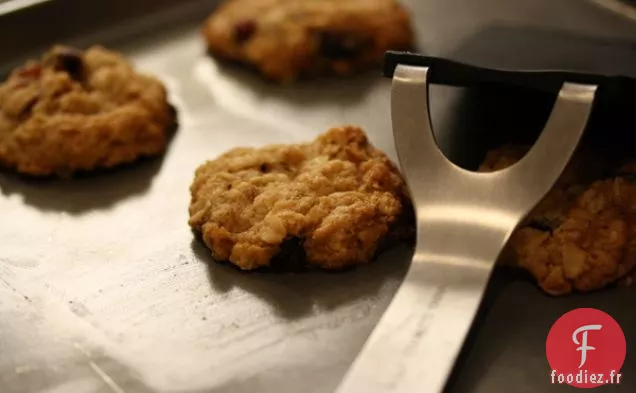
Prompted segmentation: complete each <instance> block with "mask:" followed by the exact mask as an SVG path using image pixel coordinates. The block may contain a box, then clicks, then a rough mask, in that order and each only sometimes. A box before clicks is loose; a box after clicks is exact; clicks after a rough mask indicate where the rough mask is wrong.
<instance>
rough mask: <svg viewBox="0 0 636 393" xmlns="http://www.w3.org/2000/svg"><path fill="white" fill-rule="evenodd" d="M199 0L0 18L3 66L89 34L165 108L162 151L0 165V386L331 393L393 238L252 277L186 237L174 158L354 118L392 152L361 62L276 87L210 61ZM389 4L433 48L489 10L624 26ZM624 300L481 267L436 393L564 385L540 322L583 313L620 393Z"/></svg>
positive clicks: (479, 7) (597, 17)
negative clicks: (454, 369) (459, 349)
mask: <svg viewBox="0 0 636 393" xmlns="http://www.w3.org/2000/svg"><path fill="white" fill-rule="evenodd" d="M88 3H90V4H92V5H90V6H89V5H87V4H88ZM215 3H216V2H215V1H181V2H170V1H149V0H148V1H142V0H136V1H135V0H129V1H127V2H124V1H119V0H118V1H91V2H79V1H72V0H68V1H64V0H52V1H48V2H44V3H42V4H41V5H39V6H33V7H30V8H29V9H28V10H27V9H25V10H23V11H16V12H15V13H12V14H8V15H4V16H2V17H0V68H1V69H2V70H5V71H6V70H7V69H9V68H10V67H11V66H13V65H15V64H17V63H19V62H21V61H22V60H24V58H25V57H27V56H30V55H32V54H35V53H38V52H39V51H40V50H41V49H42V48H44V47H45V46H47V45H49V44H51V43H53V42H56V41H58V42H59V41H63V42H68V43H77V44H81V45H86V44H90V43H103V44H107V45H109V46H111V47H114V48H118V49H120V50H122V51H124V52H125V53H127V54H128V55H129V56H130V57H131V59H132V60H133V61H134V62H135V63H136V65H137V66H138V67H139V68H140V69H141V70H144V71H146V72H149V73H153V74H155V75H157V76H158V77H160V78H161V79H162V80H163V81H164V82H165V83H166V85H167V86H168V88H169V90H170V94H171V100H172V102H173V103H174V104H175V105H176V107H177V108H178V112H179V121H180V127H179V130H178V131H177V133H176V135H175V137H174V139H173V140H172V142H171V144H170V147H169V150H168V152H167V154H166V155H165V157H163V158H161V159H156V160H150V161H145V162H142V163H139V164H138V165H133V166H130V167H127V168H123V169H121V170H116V171H112V172H109V173H104V174H99V175H96V176H88V177H83V178H80V179H75V180H72V181H32V180H26V179H23V178H20V177H17V176H13V175H11V174H7V173H2V174H0V190H1V193H0V392H2V393H18V392H20V393H23V392H24V393H26V392H29V393H31V392H46V393H66V392H88V393H92V392H98V393H102V392H109V393H130V392H141V393H154V392H170V393H172V392H192V393H195V392H233V393H242V392H255V391H262V392H264V393H274V392H275V393H299V392H303V393H312V392H315V393H326V392H330V391H332V390H333V389H334V388H335V387H336V386H337V384H338V382H339V380H340V378H341V377H342V376H343V375H344V373H345V372H346V370H347V368H348V366H349V365H350V363H351V361H352V360H353V358H354V357H355V355H356V354H357V352H358V351H359V349H360V348H361V346H362V344H363V343H364V341H365V340H366V338H367V336H368V335H369V333H370V332H371V330H372V328H373V326H374V324H375V323H376V322H377V320H378V319H379V317H380V315H381V314H382V312H383V310H384V309H385V307H386V306H387V304H388V302H389V300H390V298H391V296H392V294H393V293H394V291H395V290H396V288H397V286H398V285H399V282H400V280H401V278H402V277H403V274H404V273H405V271H406V268H407V266H408V262H409V257H410V250H409V249H408V248H406V247H397V248H396V249H393V250H391V251H390V252H388V253H386V254H385V255H383V256H382V257H381V258H380V259H379V260H378V261H377V263H374V264H371V265H369V266H366V267H363V268H360V269H357V270H355V271H352V272H347V273H343V274H321V273H310V274H309V273H308V274H301V275H271V274H269V275H264V274H244V273H240V272H237V271H235V270H233V269H230V268H228V267H225V266H220V265H217V264H214V263H210V260H209V258H208V253H207V251H206V249H205V248H204V247H203V246H202V245H201V244H199V242H197V241H196V240H195V239H194V237H193V235H192V233H191V232H190V230H189V228H188V226H187V219H188V215H187V206H188V202H189V191H188V187H189V185H190V182H191V180H192V176H193V171H194V169H195V168H196V167H197V166H198V165H199V164H200V163H201V162H203V161H204V160H206V159H210V158H214V157H215V156H216V155H217V154H219V153H221V152H222V151H224V150H226V149H229V148H232V147H235V146H239V145H248V146H259V145H263V144H269V143H280V142H300V141H306V140H309V139H311V138H313V137H314V136H315V135H317V134H318V133H320V132H322V131H324V130H325V129H326V128H328V127H330V126H333V125H338V124H341V123H353V124H358V125H361V126H363V127H364V128H365V129H366V130H367V132H368V133H369V135H370V138H371V139H372V141H373V143H374V144H376V145H377V146H378V147H380V148H382V149H384V150H385V151H387V152H388V153H389V155H390V156H391V157H392V158H394V159H395V153H394V149H393V141H392V135H391V128H390V117H389V89H390V81H388V80H384V79H382V78H381V77H380V76H379V75H380V73H379V70H378V72H376V73H373V72H372V73H369V74H366V75H362V76H360V77H355V78H351V79H341V80H323V81H320V82H310V83H306V84H302V85H299V86H296V87H286V88H282V87H276V86H272V85H269V84H267V83H264V82H262V81H261V80H260V79H259V78H257V77H255V76H254V75H251V74H249V73H247V72H245V71H242V70H235V69H231V68H227V67H226V66H222V65H219V64H217V63H216V62H215V61H214V60H212V59H210V58H209V57H208V56H207V55H206V54H205V48H204V45H203V43H202V41H201V39H200V37H199V35H198V30H199V27H200V22H201V20H202V19H203V18H204V17H205V15H206V13H207V12H209V11H211V10H212V8H213V7H214V4H215ZM405 3H406V4H407V5H408V6H409V7H410V8H411V9H412V12H413V13H414V15H415V21H416V29H417V31H418V36H419V46H420V47H421V48H422V49H423V50H425V51H426V52H427V53H429V54H432V55H443V54H445V53H451V52H452V51H453V49H454V48H455V47H456V46H457V45H459V44H460V43H461V42H462V41H463V40H465V39H466V38H467V37H469V36H470V35H471V34H473V33H474V32H476V31H477V30H478V29H479V28H481V27H482V26H485V25H487V24H488V23H491V22H494V21H508V22H510V23H534V24H540V25H542V26H543V25H545V26H553V27H561V28H566V29H571V30H579V31H585V32H587V33H591V34H595V35H598V36H604V37H630V36H636V28H635V27H634V26H632V25H631V24H630V23H628V22H627V21H624V20H622V19H620V18H615V17H614V16H612V15H611V14H603V13H602V12H601V13H600V14H599V11H598V9H597V8H595V7H593V6H589V7H588V6H585V5H584V3H582V2H581V1H578V0H545V1H539V0H520V1H518V2H507V1H504V0H479V1H472V2H464V1H460V0H429V1H418V0H410V1H405ZM513 3H514V4H513ZM131 21H132V22H131ZM44 22H46V23H44ZM434 93H435V94H434V96H435V97H434V101H435V102H434V103H433V108H432V110H433V118H434V119H435V120H434V121H435V123H436V124H435V126H436V128H437V129H438V131H439V132H440V138H441V144H442V145H443V146H445V148H446V149H450V150H453V151H454V152H455V153H452V154H455V155H456V156H457V155H458V154H459V155H460V156H461V155H462V154H467V152H468V151H469V150H470V149H467V148H466V146H464V145H458V144H457V142H454V141H456V139H455V137H454V135H456V132H457V131H458V130H457V129H458V128H465V127H467V125H466V124H464V123H466V122H457V121H456V120H454V116H455V113H456V112H457V110H458V109H459V107H460V99H461V92H459V91H458V90H456V89H450V88H447V89H442V88H439V89H438V88H435V90H434ZM468 126H470V124H468ZM460 158H461V157H460ZM634 301H636V291H634V290H625V289H610V290H607V291H603V292H599V293H596V294H593V295H588V296H572V297H567V298H560V299H551V298H548V297H546V296H544V295H542V294H541V293H540V292H539V290H538V289H536V288H535V286H534V285H533V284H532V283H530V282H528V281H526V280H522V279H511V278H509V277H508V276H505V277H503V278H501V279H499V278H497V277H496V278H495V281H494V282H493V296H492V300H490V301H489V303H488V307H487V309H485V310H484V313H483V318H482V320H481V321H480V323H479V325H478V327H477V329H476V331H475V338H474V339H473V340H471V342H470V345H469V346H468V347H467V350H466V357H465V360H464V361H463V362H462V364H461V367H460V368H459V369H458V370H459V371H458V374H457V378H456V380H457V382H456V383H455V384H454V387H453V388H452V391H454V392H499V391H511V392H512V391H514V392H538V391H541V392H561V391H566V390H567V387H564V386H558V385H551V384H550V383H549V370H548V365H547V362H546V360H545V354H544V351H543V348H544V344H545V338H546V334H547V331H548V329H549V327H550V325H551V323H552V322H553V321H554V320H555V319H556V318H557V317H558V316H560V315H561V314H562V313H564V312H565V311H568V310H569V309H571V308H574V307H581V306H587V307H598V308H601V309H603V310H605V311H607V312H609V313H611V314H612V315H613V316H614V317H615V318H616V319H618V320H619V322H620V323H622V326H623V329H624V331H625V333H626V335H627V342H628V359H627V362H626V363H625V367H624V374H625V376H624V380H623V384H622V385H620V386H609V387H607V388H604V390H605V391H607V392H633V391H634V390H635V386H636V385H635V384H634V380H635V379H636V372H634V370H636V363H635V360H634V358H633V356H631V355H630V354H634V353H636V346H635V343H636V340H635V338H636V336H635V335H634V332H636V319H634V312H633V309H632V308H631V306H630V305H631V304H634ZM431 356H435V354H431ZM630 370H631V371H630ZM380 371H381V370H380ZM632 374H633V375H632ZM422 391H426V390H425V387H423V390H422Z"/></svg>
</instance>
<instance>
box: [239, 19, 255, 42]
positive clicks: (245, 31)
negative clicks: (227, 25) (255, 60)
mask: <svg viewBox="0 0 636 393" xmlns="http://www.w3.org/2000/svg"><path fill="white" fill-rule="evenodd" d="M254 33H256V22H255V21H254V20H252V19H246V20H243V21H240V22H237V23H236V24H235V25H234V41H235V42H236V43H238V44H242V43H244V42H245V41H247V40H249V39H250V38H251V37H252V36H253V35H254Z"/></svg>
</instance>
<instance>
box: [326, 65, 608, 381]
mask: <svg viewBox="0 0 636 393" xmlns="http://www.w3.org/2000/svg"><path fill="white" fill-rule="evenodd" d="M427 74H428V69H427V68H425V67H413V66H406V65H399V66H398V67H397V69H396V71H395V75H394V78H393V90H392V98H391V111H392V121H393V133H394V137H395V143H396V148H397V151H398V155H399V160H400V165H401V167H402V171H403V173H404V175H405V177H406V179H407V182H408V185H409V189H410V192H411V197H412V198H413V201H414V204H415V206H416V215H417V247H416V250H415V254H414V257H413V263H412V265H411V267H410V270H409V273H408V275H407V276H406V278H405V280H404V283H403V284H402V286H401V288H400V289H399V291H398V293H397V294H396V296H395V298H394V299H393V301H392V303H391V305H390V306H389V308H388V310H387V311H386V313H385V315H384V316H383V318H382V320H381V321H380V323H379V325H378V326H377V327H376V329H375V330H374V332H373V333H372V335H371V337H370V338H369V340H368V342H367V343H366V345H365V347H364V348H363V350H362V352H361V353H360V355H359V356H358V358H357V359H356V361H355V362H354V364H353V366H352V368H351V369H350V370H349V373H348V374H347V375H346V377H345V379H344V381H343V383H342V384H341V386H340V387H339V389H338V390H337V393H381V392H391V393H398V392H399V393H406V392H427V393H438V392H441V391H443V389H444V387H445V385H446V382H447V379H448V377H449V375H450V373H451V371H452V369H453V367H454V364H455V361H456V359H457V356H458V353H459V351H460V349H461V347H462V345H463V343H464V340H465V338H466V335H467V333H468V330H469V329H470V327H471V325H472V323H473V319H474V317H475V314H476V312H477V310H478V307H479V304H480V302H481V299H482V297H483V294H484V291H485V289H486V286H487V284H488V280H489V278H490V274H491V271H492V269H493V267H494V264H495V261H496V260H497V258H498V256H499V254H500V253H501V251H502V249H503V247H504V245H505V243H506V241H507V240H508V238H509V236H510V234H511V233H512V231H513V230H514V229H515V227H516V226H517V225H518V223H519V222H520V221H521V220H522V219H523V217H524V216H525V215H527V214H528V212H529V211H530V210H531V209H532V208H533V207H534V206H535V205H536V204H537V203H538V201H540V200H541V198H543V197H544V196H545V194H546V193H547V192H548V191H549V189H550V188H551V187H552V185H553V184H554V182H555V181H556V180H557V178H558V177H559V176H560V174H561V173H562V171H563V169H564V168H565V166H566V165H567V163H568V161H569V160H570V157H571V155H572V154H573V152H574V151H575V149H576V147H577V145H578V143H579V140H580V138H581V135H582V134H583V131H584V130H585V127H586V124H587V121H588V118H589V115H590V112H591V110H592V106H593V103H594V97H595V94H596V90H597V87H596V86H592V85H581V84H573V83H565V84H564V85H563V86H562V88H561V91H560V92H559V95H558V97H557V100H556V102H555V105H554V108H553V110H552V113H551V115H550V118H549V119H548V122H547V123H546V126H545V128H544V130H543V132H542V133H541V135H540V136H539V138H538V140H537V142H536V143H535V145H534V146H533V147H532V149H531V150H530V152H528V154H527V155H526V156H525V157H524V158H523V159H522V160H520V161H519V162H518V163H517V164H515V165H514V166H512V167H509V168H507V169H504V170H501V171H498V172H494V173H475V172H472V171H468V170H465V169H462V168H460V167H458V166H456V165H454V164H453V163H451V162H450V161H448V160H447V159H446V157H445V156H444V154H443V153H442V152H441V151H440V150H439V148H438V145H437V142H436V141H435V137H434V134H433V132H432V127H431V121H430V115H429V110H428V108H429V97H428V83H427Z"/></svg>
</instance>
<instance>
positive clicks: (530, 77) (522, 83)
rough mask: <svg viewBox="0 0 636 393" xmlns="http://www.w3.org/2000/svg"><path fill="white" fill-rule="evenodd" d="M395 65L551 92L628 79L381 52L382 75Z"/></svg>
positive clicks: (438, 77)
mask: <svg viewBox="0 0 636 393" xmlns="http://www.w3.org/2000/svg"><path fill="white" fill-rule="evenodd" d="M398 64H406V65H413V66H421V67H429V69H430V70H429V76H428V77H429V81H430V82H431V83H435V84H442V85H452V86H470V85H483V84H503V85H514V86H519V87H524V88H529V89H534V90H540V91H546V92H551V93H556V92H558V91H559V89H560V88H561V87H562V85H563V83H565V82H571V83H582V84H593V85H598V86H608V85H612V86H615V85H616V84H622V83H624V82H625V81H627V80H628V79H630V78H627V77H624V76H617V75H601V74H586V73H580V72H570V71H561V70H545V71H539V70H531V71H527V70H503V69H493V68H484V67H478V66H474V65H470V64H466V63H461V62H458V61H454V60H449V59H444V58H439V57H431V56H424V55H420V54H416V53H409V52H394V51H389V52H386V53H385V56H384V76H386V77H388V78H392V77H393V73H394V72H395V68H396V67H397V66H398ZM632 82H633V81H632Z"/></svg>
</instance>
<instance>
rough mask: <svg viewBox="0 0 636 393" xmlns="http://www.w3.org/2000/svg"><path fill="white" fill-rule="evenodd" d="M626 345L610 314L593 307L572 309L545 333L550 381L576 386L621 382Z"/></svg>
mask: <svg viewBox="0 0 636 393" xmlns="http://www.w3.org/2000/svg"><path fill="white" fill-rule="evenodd" d="M626 348H627V344H626V342H625V334H624V333H623V330H622V329H621V327H620V326H619V324H618V322H616V320H614V318H612V317H611V316H610V315H608V314H607V313H605V312H603V311H601V310H597V309H594V308H578V309H576V310H572V311H570V312H568V313H566V314H565V315H563V316H562V317H561V318H559V319H558V320H557V321H556V322H555V323H554V325H552V328H551V329H550V333H548V339H547V341H546V344H545V352H546V356H547V358H548V363H550V368H551V369H552V370H551V374H550V378H551V382H552V383H553V384H567V385H571V386H574V387H577V388H594V387H597V386H602V385H608V384H620V382H621V381H620V379H621V378H622V375H621V374H620V369H621V367H623V363H624V362H625V354H626Z"/></svg>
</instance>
